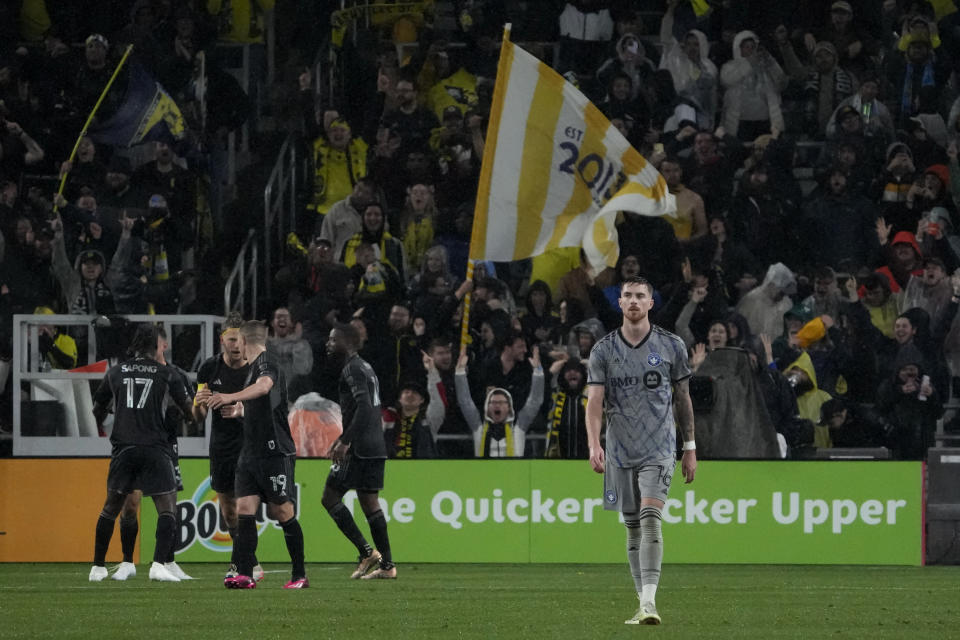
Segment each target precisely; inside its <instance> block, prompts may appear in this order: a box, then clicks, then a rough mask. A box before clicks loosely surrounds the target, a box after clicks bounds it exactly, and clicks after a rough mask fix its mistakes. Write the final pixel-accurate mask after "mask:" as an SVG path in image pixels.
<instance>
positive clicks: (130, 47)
mask: <svg viewBox="0 0 960 640" xmlns="http://www.w3.org/2000/svg"><path fill="white" fill-rule="evenodd" d="M131 51H133V45H132V44H131V45H127V50H126V51H124V52H123V57H122V58H120V62H118V63H117V68H116V69H114V70H113V75H112V76H110V79H109V80H107V86H105V87H104V88H103V93H101V94H100V97H99V98H97V102H96V104H94V105H93V110H92V111H91V112H90V115H89V116H87V121H86V122H85V123H83V129H81V130H80V135H79V136H77V141H76V142H75V143H74V145H73V151H71V152H70V158H69V159H68V160H67V162H70V163H72V162H73V159H74V158H76V157H77V149H79V148H80V141H81V140H83V137H84V136H85V135H87V129H89V128H90V123H91V122H93V117H94V116H95V115H97V109H99V108H100V103H102V102H103V99H104V98H106V97H107V92H108V91H110V87H111V86H113V81H114V80H116V79H117V74H119V73H120V69H121V68H122V67H123V65H124V63H125V62H126V61H127V58H128V57H129V56H130V52H131ZM67 174H68V172H66V171H65V172H63V174H62V175H61V176H60V188H59V189H57V195H61V194H62V193H63V187H64V185H66V184H67ZM53 210H54V211H56V210H57V205H56V203H54V205H53Z"/></svg>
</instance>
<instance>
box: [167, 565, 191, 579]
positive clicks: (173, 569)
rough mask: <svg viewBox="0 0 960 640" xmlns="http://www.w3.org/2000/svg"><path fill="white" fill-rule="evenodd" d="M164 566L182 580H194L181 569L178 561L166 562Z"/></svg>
mask: <svg viewBox="0 0 960 640" xmlns="http://www.w3.org/2000/svg"><path fill="white" fill-rule="evenodd" d="M163 566H164V567H166V569H167V571H169V572H170V573H172V574H173V575H175V576H176V577H178V578H180V579H181V580H193V578H191V577H190V576H188V575H187V574H186V573H184V571H183V569H181V568H180V566H179V565H178V564H177V563H176V562H164V563H163Z"/></svg>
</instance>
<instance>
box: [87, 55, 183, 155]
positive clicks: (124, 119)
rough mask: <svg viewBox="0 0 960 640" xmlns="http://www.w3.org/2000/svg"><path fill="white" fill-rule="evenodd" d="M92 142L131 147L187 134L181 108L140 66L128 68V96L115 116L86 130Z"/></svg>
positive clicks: (170, 139)
mask: <svg viewBox="0 0 960 640" xmlns="http://www.w3.org/2000/svg"><path fill="white" fill-rule="evenodd" d="M87 133H88V135H89V136H90V137H91V138H93V140H94V141H95V142H99V143H104V144H110V145H114V146H120V147H132V146H134V145H137V144H140V143H141V142H146V141H148V140H167V141H171V142H172V141H174V140H180V139H181V138H183V136H184V133H186V121H185V120H184V118H183V113H181V111H180V107H178V106H177V103H176V102H174V100H173V98H171V97H170V94H168V93H167V92H166V91H164V89H163V87H162V86H160V83H159V82H157V81H156V80H154V79H153V77H152V76H151V75H150V73H149V72H148V71H147V70H146V69H144V68H143V67H142V66H141V65H139V64H137V63H133V64H131V65H130V80H129V83H128V85H127V93H126V95H125V96H124V98H123V102H121V103H120V107H119V108H118V109H117V110H116V112H115V113H114V114H113V115H112V116H110V117H109V118H107V119H106V120H104V121H100V122H95V123H94V124H92V125H91V126H90V128H89V129H88V130H87Z"/></svg>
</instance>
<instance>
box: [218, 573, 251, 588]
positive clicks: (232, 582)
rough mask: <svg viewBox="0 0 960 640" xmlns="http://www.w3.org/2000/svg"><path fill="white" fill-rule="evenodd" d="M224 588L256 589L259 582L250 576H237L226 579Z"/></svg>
mask: <svg viewBox="0 0 960 640" xmlns="http://www.w3.org/2000/svg"><path fill="white" fill-rule="evenodd" d="M223 586H225V587H226V588H227V589H256V588H257V582H256V581H255V580H254V579H253V578H251V577H250V576H236V577H233V578H224V579H223Z"/></svg>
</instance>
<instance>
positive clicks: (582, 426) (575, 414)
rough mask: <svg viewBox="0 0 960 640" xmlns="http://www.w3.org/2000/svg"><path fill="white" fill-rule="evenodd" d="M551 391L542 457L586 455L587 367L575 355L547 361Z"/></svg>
mask: <svg viewBox="0 0 960 640" xmlns="http://www.w3.org/2000/svg"><path fill="white" fill-rule="evenodd" d="M550 373H551V374H552V375H553V376H555V378H554V391H553V398H552V404H551V406H550V412H549V413H548V414H547V420H548V427H547V443H546V446H545V451H544V456H543V457H545V458H565V459H573V458H582V459H586V458H587V457H588V456H589V447H588V446H587V429H586V424H587V421H586V410H587V394H586V388H587V368H586V367H584V366H583V363H581V362H580V361H579V360H578V359H577V358H570V359H567V360H557V361H556V362H554V363H553V364H552V365H550Z"/></svg>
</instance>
